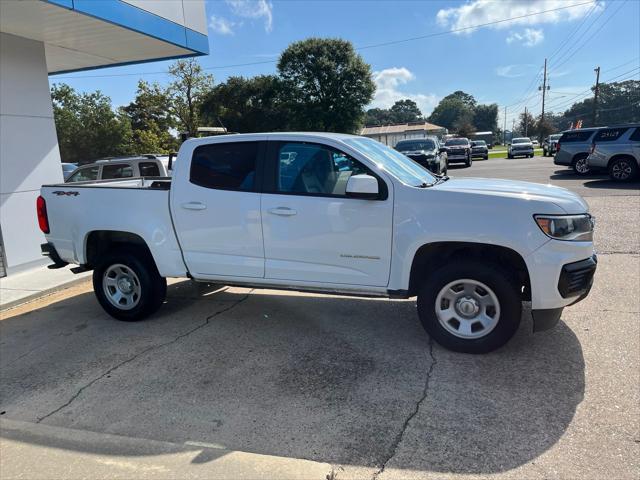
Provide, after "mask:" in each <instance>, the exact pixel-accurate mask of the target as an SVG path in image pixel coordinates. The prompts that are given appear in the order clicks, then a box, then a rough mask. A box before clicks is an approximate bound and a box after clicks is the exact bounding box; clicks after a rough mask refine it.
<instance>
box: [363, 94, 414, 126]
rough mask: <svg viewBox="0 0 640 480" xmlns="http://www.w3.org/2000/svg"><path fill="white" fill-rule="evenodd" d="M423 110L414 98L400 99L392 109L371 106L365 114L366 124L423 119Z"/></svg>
mask: <svg viewBox="0 0 640 480" xmlns="http://www.w3.org/2000/svg"><path fill="white" fill-rule="evenodd" d="M423 120H424V118H423V117H422V112H421V111H420V109H419V108H418V105H417V104H416V102H414V101H413V100H409V99H404V100H398V101H397V102H396V103H394V104H393V105H392V106H391V108H390V109H384V108H370V109H369V110H367V113H366V115H365V120H364V124H365V125H389V124H393V123H411V122H420V121H423Z"/></svg>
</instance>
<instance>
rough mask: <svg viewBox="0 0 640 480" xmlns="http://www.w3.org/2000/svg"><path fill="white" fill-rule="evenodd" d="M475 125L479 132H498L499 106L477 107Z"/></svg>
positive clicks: (493, 104)
mask: <svg viewBox="0 0 640 480" xmlns="http://www.w3.org/2000/svg"><path fill="white" fill-rule="evenodd" d="M474 125H475V127H476V130H478V131H479V132H496V131H497V130H498V105H497V104H495V103H492V104H490V105H476V107H475V115H474Z"/></svg>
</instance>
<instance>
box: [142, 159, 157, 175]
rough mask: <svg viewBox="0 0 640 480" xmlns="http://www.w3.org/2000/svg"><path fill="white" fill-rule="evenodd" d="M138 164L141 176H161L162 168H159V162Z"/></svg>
mask: <svg viewBox="0 0 640 480" xmlns="http://www.w3.org/2000/svg"><path fill="white" fill-rule="evenodd" d="M138 166H139V167H140V176H141V177H159V176H160V168H158V164H157V163H154V162H140V164H139V165H138Z"/></svg>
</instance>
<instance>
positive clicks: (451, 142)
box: [444, 138, 468, 147]
mask: <svg viewBox="0 0 640 480" xmlns="http://www.w3.org/2000/svg"><path fill="white" fill-rule="evenodd" d="M467 143H468V140H466V139H464V138H452V139H451V140H447V141H446V142H445V144H444V145H445V146H446V147H450V146H452V145H467Z"/></svg>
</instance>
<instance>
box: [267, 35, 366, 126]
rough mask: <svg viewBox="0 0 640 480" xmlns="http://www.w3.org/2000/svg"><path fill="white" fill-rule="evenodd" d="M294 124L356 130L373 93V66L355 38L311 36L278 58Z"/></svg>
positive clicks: (292, 124)
mask: <svg viewBox="0 0 640 480" xmlns="http://www.w3.org/2000/svg"><path fill="white" fill-rule="evenodd" d="M278 72H279V74H280V78H281V81H282V85H283V89H282V93H283V100H284V102H285V105H286V109H287V110H288V111H289V112H290V116H289V124H288V126H287V127H288V128H291V129H294V130H319V131H334V132H355V131H357V130H358V129H359V127H360V126H361V124H362V120H363V114H364V111H363V109H364V107H365V105H367V104H368V103H369V102H370V101H371V99H372V98H373V93H374V91H375V85H374V83H373V80H372V79H371V68H370V67H369V65H368V64H367V63H365V62H364V60H363V59H362V57H361V56H360V55H358V54H356V53H355V50H354V48H353V45H352V44H351V42H348V41H345V40H340V39H323V38H309V39H307V40H303V41H300V42H295V43H292V44H291V45H289V47H288V48H287V49H286V50H285V51H284V52H283V53H282V55H281V56H280V60H279V62H278Z"/></svg>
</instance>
